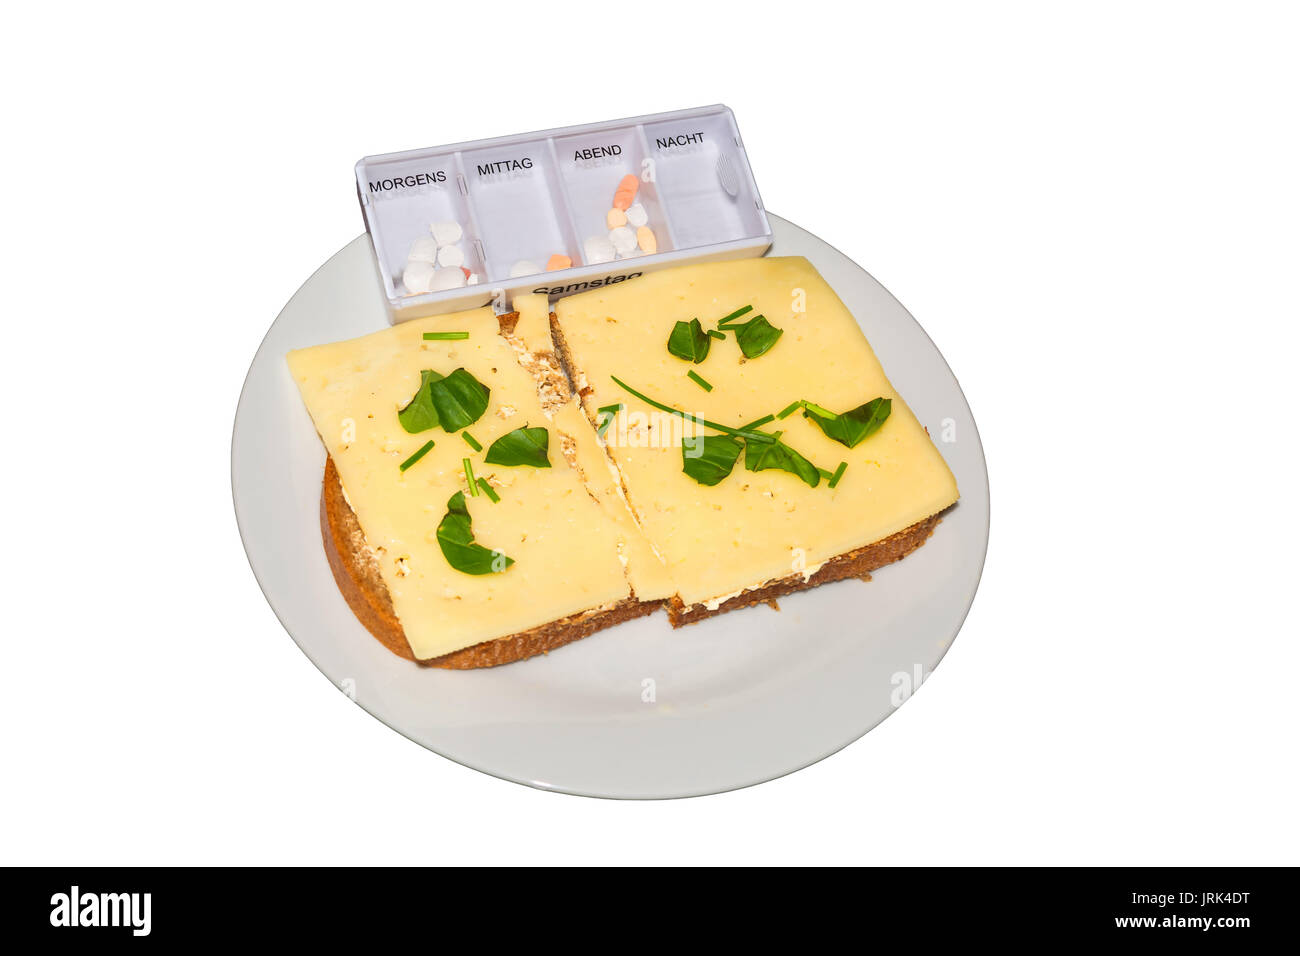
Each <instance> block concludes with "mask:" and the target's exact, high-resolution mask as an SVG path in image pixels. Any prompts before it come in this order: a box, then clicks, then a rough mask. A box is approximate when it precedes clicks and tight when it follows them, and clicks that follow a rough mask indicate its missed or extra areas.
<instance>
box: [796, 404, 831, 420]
mask: <svg viewBox="0 0 1300 956" xmlns="http://www.w3.org/2000/svg"><path fill="white" fill-rule="evenodd" d="M799 404H800V405H802V406H803V407H804V408H806V409H808V411H810V412H814V413H816V414H818V415H820V416H821V417H822V418H829V419H830V420H831V421H834V420H835V419H837V418H839V417H840V416H839V415H837V414H835V412H833V411H831V410H830V409H829V408H822V407H821V406H820V405H815V404H813V403H812V402H800V403H799Z"/></svg>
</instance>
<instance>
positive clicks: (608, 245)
mask: <svg viewBox="0 0 1300 956" xmlns="http://www.w3.org/2000/svg"><path fill="white" fill-rule="evenodd" d="M633 238H634V239H635V237H633ZM633 245H636V243H635V242H633ZM615 251H616V250H615V249H614V243H612V242H610V241H609V240H608V239H606V238H605V237H604V236H590V237H589V238H588V239H587V240H586V241H585V242H583V244H582V255H583V258H585V259H586V260H587V262H588V263H596V262H613V261H614V254H615Z"/></svg>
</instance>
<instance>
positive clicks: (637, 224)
mask: <svg viewBox="0 0 1300 956" xmlns="http://www.w3.org/2000/svg"><path fill="white" fill-rule="evenodd" d="M649 221H650V214H649V213H647V212H646V211H645V206H643V205H641V204H640V203H639V202H634V203H632V205H630V206H628V207H627V224H628V225H629V226H631V227H632V228H633V229H640V228H641V227H642V226H644V225H645V224H646V223H648V222H649Z"/></svg>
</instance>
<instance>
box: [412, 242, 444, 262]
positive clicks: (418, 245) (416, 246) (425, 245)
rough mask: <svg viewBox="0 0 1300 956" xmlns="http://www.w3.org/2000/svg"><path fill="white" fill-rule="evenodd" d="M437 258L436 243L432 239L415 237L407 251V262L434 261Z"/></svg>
mask: <svg viewBox="0 0 1300 956" xmlns="http://www.w3.org/2000/svg"><path fill="white" fill-rule="evenodd" d="M437 260H438V243H436V242H435V241H434V240H432V239H416V240H415V242H413V243H411V251H410V252H409V253H407V256H406V261H407V262H436V261H437Z"/></svg>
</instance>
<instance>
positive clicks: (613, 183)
mask: <svg viewBox="0 0 1300 956" xmlns="http://www.w3.org/2000/svg"><path fill="white" fill-rule="evenodd" d="M555 153H556V162H557V163H558V164H559V167H560V169H561V171H562V173H563V179H564V188H565V198H566V200H567V202H568V206H569V210H570V213H571V214H572V216H573V224H574V229H575V231H576V232H577V234H578V238H579V239H580V240H587V239H589V238H592V237H606V236H607V235H608V233H609V229H610V226H609V223H608V220H607V217H608V215H609V212H610V209H611V208H612V207H613V204H614V195H615V192H616V191H617V190H618V186H619V183H621V182H622V181H623V179H624V177H626V176H632V177H633V178H635V180H636V182H637V187H638V188H637V192H636V196H635V199H634V205H639V206H640V208H641V209H642V210H643V211H644V214H645V217H646V222H645V225H646V226H647V227H648V228H649V229H650V230H651V232H652V233H653V234H654V236H655V238H656V240H657V243H658V251H659V252H669V251H671V250H673V249H674V248H676V242H675V241H674V238H673V231H672V228H671V227H670V225H669V222H668V217H667V215H666V214H665V212H664V208H663V204H662V203H661V202H660V201H659V190H658V187H657V186H656V184H655V182H654V175H653V173H654V170H653V166H652V165H650V164H649V163H648V162H647V156H646V142H645V136H644V134H643V133H642V129H641V127H640V126H639V125H634V126H623V127H616V128H613V129H604V130H595V131H593V132H584V133H579V134H577V135H574V136H559V137H556V139H555ZM631 228H632V229H633V230H634V231H635V229H636V224H635V223H634V224H632V225H631ZM584 244H585V243H584ZM584 252H585V249H584ZM583 261H584V262H588V263H590V259H589V258H588V257H586V256H585V255H584V260H583Z"/></svg>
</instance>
